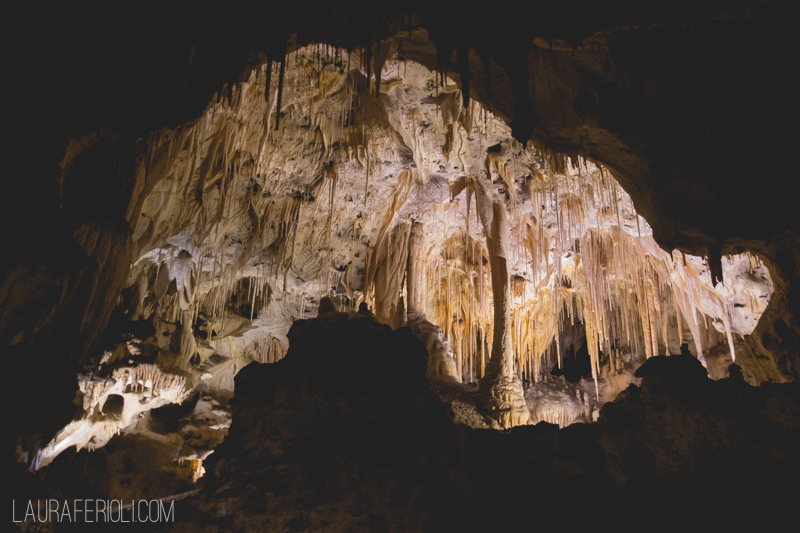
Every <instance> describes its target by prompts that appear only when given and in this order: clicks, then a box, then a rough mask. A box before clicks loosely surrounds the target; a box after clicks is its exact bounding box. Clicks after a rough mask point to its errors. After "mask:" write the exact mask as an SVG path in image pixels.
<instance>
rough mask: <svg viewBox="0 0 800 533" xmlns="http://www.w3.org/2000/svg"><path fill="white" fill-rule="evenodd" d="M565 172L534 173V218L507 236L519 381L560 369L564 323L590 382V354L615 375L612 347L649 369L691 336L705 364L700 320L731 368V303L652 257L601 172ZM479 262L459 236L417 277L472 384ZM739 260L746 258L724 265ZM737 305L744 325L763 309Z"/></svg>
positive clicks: (480, 331) (629, 207) (641, 225)
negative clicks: (572, 328)
mask: <svg viewBox="0 0 800 533" xmlns="http://www.w3.org/2000/svg"><path fill="white" fill-rule="evenodd" d="M544 160H545V161H550V162H552V160H553V158H545V159H544ZM569 163H572V161H570V160H567V161H566V162H564V161H562V163H561V164H560V165H556V166H557V167H558V168H560V169H562V170H563V171H564V174H557V173H556V172H554V171H552V170H548V169H549V168H551V167H546V168H545V171H544V172H536V173H535V175H534V176H533V177H532V178H531V179H530V180H529V181H528V187H529V195H530V201H531V204H532V213H533V214H532V215H519V216H517V217H516V225H515V226H514V227H513V228H512V247H513V249H512V250H511V256H512V257H511V258H509V259H510V264H511V270H512V272H516V274H512V279H511V288H512V293H513V295H514V298H515V303H514V309H513V315H512V317H513V318H512V333H511V336H512V343H513V347H514V354H515V357H516V369H517V372H518V375H519V377H520V378H523V379H527V380H529V381H538V379H539V376H540V375H541V374H542V373H543V372H547V371H549V369H550V367H551V365H552V364H553V359H555V363H556V364H558V365H559V367H560V366H561V364H562V354H561V346H560V345H559V331H561V330H563V329H564V327H565V325H567V321H568V323H569V325H575V323H576V322H582V323H584V324H585V327H586V339H587V340H586V342H587V348H588V351H589V354H590V356H591V363H592V375H593V377H594V378H595V382H596V381H597V378H598V377H599V375H600V372H601V371H600V366H601V360H600V358H601V354H604V355H605V356H606V357H607V358H608V360H609V363H610V365H609V367H610V369H611V371H612V372H614V369H615V368H618V367H620V366H621V365H619V364H616V363H617V362H616V361H615V359H619V358H620V346H621V345H625V346H628V347H630V350H631V351H633V352H634V353H638V354H642V355H643V356H644V357H647V358H649V357H652V356H654V355H658V354H659V353H664V352H668V351H669V346H670V341H671V340H673V341H677V343H678V345H680V344H682V343H683V342H684V328H688V329H689V331H690V332H691V333H692V338H693V341H694V343H695V348H696V353H697V354H698V357H699V358H700V360H701V361H703V362H704V358H703V346H702V338H703V334H702V331H704V330H707V329H708V321H709V319H710V320H712V321H714V322H715V323H717V324H721V328H720V329H722V330H724V332H725V334H726V337H727V341H728V347H729V350H730V352H731V356H732V357H733V358H735V349H734V344H733V333H734V330H733V327H732V322H733V321H732V317H731V313H732V307H733V305H734V302H733V301H732V298H731V294H730V291H728V292H724V291H722V290H720V289H721V288H720V287H717V288H715V287H714V284H713V283H712V282H711V279H710V277H709V275H708V274H704V273H703V272H701V271H699V270H698V269H697V268H696V267H694V266H693V263H692V262H687V261H686V258H685V257H683V255H682V254H681V253H680V252H675V253H674V254H672V255H670V254H668V253H666V252H664V251H663V250H661V248H660V247H659V246H658V245H657V244H656V243H655V241H654V240H653V238H652V233H651V231H650V228H649V226H648V225H647V223H646V222H645V221H644V220H641V219H640V217H639V215H638V214H637V213H636V211H635V209H634V207H633V203H632V201H631V200H630V197H628V195H627V194H626V193H624V191H623V190H622V189H621V187H620V186H619V185H618V184H617V183H616V181H615V180H614V179H613V178H612V177H611V175H610V173H609V172H607V171H604V170H603V169H600V168H598V167H595V166H594V165H591V164H590V163H588V162H586V161H582V160H581V161H579V162H577V164H575V165H572V164H569ZM494 164H495V162H494V160H492V161H490V160H489V159H488V158H487V169H489V170H492V171H494V172H497V173H498V174H500V175H501V177H502V176H503V172H505V169H504V168H503V167H502V166H501V163H500V162H499V161H498V162H497V164H496V166H497V167H498V168H494V167H491V165H494ZM569 168H573V169H574V170H577V172H574V173H570V172H568V171H567V169H569ZM501 169H502V170H501ZM503 179H504V180H505V178H503ZM485 253H486V251H485V248H484V247H483V241H482V240H478V239H472V238H471V237H468V236H467V235H466V234H464V232H463V230H462V231H460V232H459V233H457V234H455V235H454V236H452V237H451V238H449V239H447V240H446V241H444V243H442V244H440V245H438V246H437V247H436V253H435V254H432V255H434V260H433V261H431V262H429V265H428V276H427V277H428V280H429V283H428V290H429V291H433V292H434V298H433V299H432V301H433V311H434V312H433V314H432V316H433V317H434V318H435V320H436V322H437V324H439V325H440V326H441V327H442V329H443V331H444V333H445V335H446V336H447V338H448V340H449V341H450V344H451V346H452V347H453V351H454V354H455V356H456V360H457V363H458V366H459V369H460V372H461V374H462V376H463V377H464V379H465V380H466V381H472V380H473V379H475V378H480V377H482V376H483V374H484V369H485V364H486V362H487V361H488V357H489V354H488V350H487V348H488V346H491V338H490V337H491V332H492V320H493V315H492V312H491V305H492V303H491V286H490V276H489V271H488V264H486V265H484V263H483V262H482V261H478V262H477V263H476V262H475V261H470V260H468V259H467V258H468V257H472V258H474V257H475V256H476V255H482V254H485ZM745 260H746V261H750V260H751V259H750V256H749V255H747V256H736V257H731V258H728V261H731V262H739V261H745ZM757 261H758V260H757V259H756V262H757ZM747 301H748V302H749V303H748V304H747V305H748V306H749V307H748V311H751V312H754V313H758V314H760V313H761V312H763V310H764V308H765V306H766V304H765V302H763V301H757V300H756V299H755V298H752V297H749V298H748V299H747ZM737 305H739V306H741V305H743V304H737ZM750 307H752V309H750ZM672 316H677V327H675V325H673V326H672V327H670V320H671V317H672ZM738 333H746V332H741V331H740V332H738ZM671 337H677V338H675V339H671ZM673 345H674V343H673ZM553 347H554V348H555V353H554V354H551V350H552V349H553Z"/></svg>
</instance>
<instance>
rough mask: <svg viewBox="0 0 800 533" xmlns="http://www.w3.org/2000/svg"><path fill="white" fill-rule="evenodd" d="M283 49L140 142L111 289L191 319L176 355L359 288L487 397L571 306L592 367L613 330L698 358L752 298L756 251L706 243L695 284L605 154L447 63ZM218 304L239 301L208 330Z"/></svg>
mask: <svg viewBox="0 0 800 533" xmlns="http://www.w3.org/2000/svg"><path fill="white" fill-rule="evenodd" d="M287 65H288V67H289V68H287V69H285V74H284V79H283V85H282V86H280V87H278V84H277V83H276V79H277V77H278V76H277V74H278V68H277V66H275V65H271V66H269V67H268V66H266V65H262V66H261V67H258V68H256V69H255V70H253V71H252V72H251V73H250V74H249V77H247V78H246V79H245V81H243V82H242V84H241V85H240V86H236V87H234V89H233V91H232V92H231V100H228V99H227V98H225V99H219V100H217V101H215V102H212V104H211V105H210V106H209V107H208V109H207V110H206V111H205V113H204V114H203V116H202V117H201V118H200V119H198V120H197V121H195V122H193V123H190V124H187V125H184V126H181V127H179V128H177V129H175V130H162V131H159V132H156V133H154V134H153V136H152V137H151V139H150V140H149V142H148V148H147V150H146V155H145V156H143V158H142V159H143V160H142V162H141V165H140V172H142V173H147V174H148V176H151V177H149V178H148V181H151V182H152V183H154V185H153V188H152V191H150V192H149V194H148V195H147V196H146V198H145V200H144V202H143V204H142V214H141V217H140V219H139V222H138V224H137V226H136V229H135V232H134V236H133V238H134V241H135V247H136V250H137V259H135V261H134V267H133V268H132V270H131V275H130V276H129V278H128V282H127V283H128V286H129V288H128V289H126V291H125V295H126V297H127V299H128V300H127V305H128V306H129V309H130V312H131V313H132V315H131V316H133V317H142V318H149V317H150V316H151V315H152V314H153V313H154V312H155V313H156V314H160V315H161V316H162V317H164V318H165V319H166V320H168V321H173V322H174V321H175V320H176V319H177V317H179V316H185V320H188V321H190V322H192V323H196V321H197V320H198V318H202V322H203V323H204V326H203V327H204V328H206V329H209V328H210V330H211V332H212V333H213V335H211V336H210V337H209V339H211V340H207V341H202V340H201V341H199V342H198V343H197V345H196V346H192V345H191V342H188V343H187V345H186V346H182V348H181V350H182V353H183V355H184V356H186V357H189V358H191V357H194V356H195V354H198V355H199V357H200V358H201V359H202V358H203V357H207V356H208V355H209V354H210V353H214V351H220V350H222V352H221V353H224V354H225V355H226V356H230V357H234V358H235V357H237V354H239V355H241V354H243V353H245V352H248V353H250V354H251V355H252V353H255V352H258V353H261V352H263V351H264V350H267V352H269V354H270V355H267V356H265V357H267V358H268V359H269V360H276V359H277V358H279V357H280V354H281V353H282V350H281V348H283V349H284V350H285V348H286V341H285V334H286V332H287V330H288V327H289V325H290V324H291V320H293V319H297V318H304V317H306V316H313V314H314V313H315V308H316V306H317V305H318V303H319V301H320V298H321V297H323V296H330V297H333V298H334V300H335V301H337V302H347V303H346V304H344V305H346V306H347V305H349V306H351V308H352V309H355V308H356V307H357V306H358V303H359V302H364V301H365V302H367V303H368V304H369V305H370V307H371V308H372V309H373V311H374V313H375V315H376V316H377V318H378V319H379V320H380V321H382V322H384V323H386V324H390V325H392V326H393V327H398V326H401V325H404V324H405V323H406V321H409V320H410V317H411V315H412V314H415V313H416V315H415V316H417V315H418V316H420V317H425V318H426V319H427V320H428V321H430V322H431V323H433V324H436V325H438V326H439V328H440V330H441V332H442V333H443V334H444V337H445V338H446V340H447V342H446V343H445V342H439V341H430V342H428V341H426V344H430V345H431V350H434V349H436V350H439V351H442V352H443V353H446V354H447V355H448V356H449V357H450V358H451V359H452V360H453V361H452V362H449V361H446V360H444V361H443V362H442V363H435V364H433V366H438V367H439V370H437V372H438V373H442V372H444V373H445V374H452V375H453V376H454V377H455V378H456V379H457V380H458V381H467V382H472V381H475V380H478V379H481V378H483V377H484V376H486V375H487V373H490V374H493V376H494V377H491V379H494V380H497V379H499V378H498V376H501V375H502V376H505V378H503V379H505V380H508V381H509V384H508V385H502V386H500V385H497V386H499V387H500V388H501V389H503V390H504V392H498V393H497V394H496V396H498V398H501V397H502V398H506V400H502V401H506V402H507V401H508V399H510V398H512V397H514V398H517V400H515V401H517V403H519V400H521V398H522V392H521V391H522V388H521V385H519V386H518V385H513V383H515V382H516V381H519V380H520V379H522V380H525V381H537V380H538V377H539V376H540V375H541V373H542V372H548V371H549V370H550V367H551V366H552V364H554V363H555V362H558V364H559V365H560V357H561V356H560V352H561V346H559V343H558V342H556V346H555V348H556V350H555V351H556V354H554V355H555V357H551V356H550V353H549V352H550V345H551V343H552V342H553V341H554V340H555V339H557V337H558V332H559V330H561V329H563V324H564V323H565V320H569V321H570V324H574V323H575V322H576V321H578V322H581V323H585V325H586V329H587V346H588V349H589V354H590V356H591V358H592V375H593V376H594V378H595V379H597V378H598V377H599V376H600V374H601V373H602V372H603V370H602V369H601V353H602V354H604V356H603V359H604V361H605V362H606V363H607V364H608V366H609V371H610V373H611V374H613V373H614V372H615V371H616V368H617V367H618V366H620V365H618V364H617V363H616V362H615V359H614V358H615V354H618V353H620V352H621V351H622V350H627V351H628V352H633V353H634V354H635V355H636V356H639V355H642V356H645V357H651V356H653V355H656V354H658V353H677V352H678V351H679V349H678V347H679V345H680V344H681V343H682V342H684V341H690V345H691V349H692V351H693V353H695V354H696V355H697V356H698V357H701V358H702V357H703V352H704V350H707V349H708V348H709V347H710V346H714V345H716V344H717V338H716V335H715V334H714V333H713V332H712V333H709V332H710V328H711V326H712V325H713V326H714V328H715V329H716V330H719V331H720V332H721V333H723V334H724V335H725V336H726V343H727V345H728V351H729V352H730V354H731V356H732V357H735V347H734V335H735V334H739V335H747V334H749V333H750V332H752V330H753V328H754V327H755V324H756V323H757V320H758V317H759V316H760V314H761V313H762V312H763V311H764V309H765V308H766V304H767V303H768V301H769V297H770V295H771V292H772V288H771V282H770V279H769V274H768V272H767V270H766V268H765V267H764V266H763V264H761V263H760V262H759V260H758V259H757V258H755V257H751V256H737V257H736V258H733V259H726V260H724V261H723V270H724V276H723V279H726V280H727V281H726V282H725V283H723V284H722V285H718V286H716V287H714V285H713V284H712V282H711V279H710V274H709V273H708V268H707V266H705V265H704V263H703V261H702V260H701V259H699V258H692V257H684V255H683V254H681V253H679V252H678V253H675V254H673V255H670V254H668V253H666V252H664V251H663V250H662V249H661V248H659V247H658V245H657V244H656V243H655V242H654V241H653V239H652V237H651V234H652V231H651V230H650V227H649V225H648V224H647V222H646V221H645V220H644V219H643V218H641V217H640V216H638V214H637V213H636V211H635V209H634V207H633V203H632V201H631V199H630V198H629V197H628V195H627V194H626V193H625V192H624V191H623V190H622V188H621V187H620V186H619V185H618V184H617V182H616V181H615V179H614V178H613V177H612V173H611V172H610V171H608V170H603V169H600V168H598V167H597V166H595V165H594V164H592V163H590V162H587V161H585V160H583V159H580V158H578V159H573V160H570V159H567V158H565V157H563V156H557V155H553V154H548V153H545V152H541V151H538V150H537V149H535V148H533V147H531V146H529V147H528V148H527V149H524V148H523V147H522V146H521V145H520V144H519V143H517V142H516V141H515V140H514V139H513V138H512V137H511V132H510V129H509V128H508V126H507V125H506V124H505V123H504V122H503V121H501V120H500V119H498V118H496V117H494V116H493V115H492V114H491V113H489V112H487V111H486V110H485V109H483V108H482V107H481V105H480V104H479V103H477V102H476V101H474V100H472V101H470V103H469V104H468V106H467V107H466V108H465V107H464V105H463V98H462V95H461V92H460V90H458V89H457V86H456V85H455V83H454V82H452V81H450V80H449V78H447V77H446V76H445V77H444V78H441V77H438V76H437V75H436V74H434V73H432V72H430V71H429V70H427V69H426V68H424V67H422V66H421V65H419V64H417V63H414V62H412V61H406V60H400V59H398V58H397V56H396V55H395V53H394V52H392V53H389V55H388V56H387V58H386V60H385V63H384V64H383V68H382V70H381V72H380V83H379V81H378V80H377V78H376V77H375V76H374V74H373V76H372V79H371V80H369V81H368V80H367V79H366V74H367V72H366V68H365V67H364V60H363V58H362V57H361V56H360V55H359V54H358V53H353V54H348V53H347V52H346V51H344V50H336V49H333V48H330V47H324V46H318V47H308V48H302V49H299V50H298V51H297V52H292V53H291V54H289V56H288V58H287ZM269 69H272V72H268V70H269ZM267 80H270V90H269V91H268V92H267V90H266V83H267ZM442 82H443V83H442ZM279 89H280V90H279ZM279 92H280V99H281V101H280V106H281V107H280V109H277V106H278V93H279ZM412 227H413V230H412ZM412 233H413V235H412ZM412 241H413V242H414V244H413V245H412V244H410V243H411V242H412ZM412 248H413V251H411V250H412ZM501 263H502V264H501ZM406 302H408V303H407V304H406ZM406 305H407V307H408V310H407V309H406ZM226 308H228V309H231V308H235V310H236V311H238V313H234V314H233V315H232V316H231V317H230V318H229V319H226V320H227V322H228V326H229V327H228V328H225V331H222V330H221V328H224V327H225V326H224V324H225V320H221V321H220V319H221V317H222V316H223V315H225V314H226V313H230V311H226ZM342 309H344V307H342ZM409 311H411V313H409ZM182 314H183V315H182ZM414 320H417V321H418V320H419V319H418V318H415V319H414ZM212 322H214V323H217V322H219V325H217V326H212V325H210V324H211V323H212ZM215 327H216V329H214V328H215ZM417 329H420V328H419V327H418V328H417ZM423 329H424V328H423ZM428 329H430V328H428ZM234 331H236V332H237V333H236V336H235V338H233V339H229V340H227V341H225V340H224V338H226V337H228V336H229V335H230V334H231V333H233V332H234ZM426 335H428V336H430V334H429V333H426ZM268 337H269V338H271V339H276V340H275V341H267V342H266V344H267V345H268V346H266V348H265V347H264V345H265V340H264V339H266V338H268ZM275 343H278V344H275ZM273 344H274V345H275V346H279V348H277V352H276V351H274V350H273V348H272V346H273ZM223 345H224V346H223ZM623 345H624V347H623ZM434 346H436V348H434ZM565 348H566V347H565ZM435 357H439V356H435ZM616 357H618V355H617V356H616ZM251 358H253V359H255V360H260V359H259V357H251ZM262 358H263V357H262ZM490 361H495V365H494V367H493V366H492V364H491V363H490ZM453 367H454V368H455V370H452V368H453ZM495 367H496V368H495ZM442 369H445V370H442ZM487 383H488V382H487ZM509 387H510V388H509ZM505 389H508V390H505ZM486 390H487V394H488V396H489V397H491V396H493V395H495V394H494V393H493V392H491V390H493V389H492V387H489V388H488V389H486ZM512 391H513V392H512ZM598 392H599V388H598V387H596V393H598ZM512 403H513V402H512ZM509 408H510V407H509V406H506V407H505V408H501V409H500V410H501V411H504V410H507V409H509ZM523 411H524V409H523ZM503 416H506V415H503ZM519 416H520V417H522V418H519V417H517V416H516V415H514V417H512V418H514V422H513V423H512V422H509V423H504V424H503V425H504V426H508V425H515V424H518V423H524V422H523V419H524V418H525V415H524V414H522V415H519Z"/></svg>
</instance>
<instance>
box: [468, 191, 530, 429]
mask: <svg viewBox="0 0 800 533" xmlns="http://www.w3.org/2000/svg"><path fill="white" fill-rule="evenodd" d="M481 181H482V180H481ZM477 185H478V186H477V187H475V192H476V199H477V207H478V213H479V215H480V219H481V224H482V225H483V229H484V234H485V235H486V246H487V248H488V250H489V266H490V268H491V271H492V298H493V301H494V329H493V336H492V353H491V359H490V360H489V364H488V365H487V366H486V375H485V376H484V377H483V379H481V382H480V386H479V388H480V391H481V392H482V393H483V395H484V406H485V407H486V409H487V410H488V411H489V414H490V416H491V417H492V418H493V419H495V420H496V421H497V422H498V424H500V426H502V427H504V428H509V427H513V426H518V425H524V424H527V423H528V422H529V421H530V411H529V409H528V406H527V404H526V403H525V396H524V391H523V389H522V382H521V381H520V380H519V377H518V376H517V375H516V373H515V372H514V350H513V344H512V339H511V318H512V312H513V306H514V297H513V295H512V293H511V283H510V279H509V274H508V256H509V255H508V241H509V231H510V230H509V223H508V215H507V213H506V207H505V204H504V202H503V200H502V197H501V194H502V193H501V192H499V191H497V190H495V187H494V185H490V184H488V183H485V184H484V183H481V182H480V181H479V182H478V184H477Z"/></svg>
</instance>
